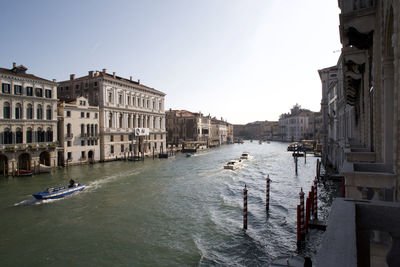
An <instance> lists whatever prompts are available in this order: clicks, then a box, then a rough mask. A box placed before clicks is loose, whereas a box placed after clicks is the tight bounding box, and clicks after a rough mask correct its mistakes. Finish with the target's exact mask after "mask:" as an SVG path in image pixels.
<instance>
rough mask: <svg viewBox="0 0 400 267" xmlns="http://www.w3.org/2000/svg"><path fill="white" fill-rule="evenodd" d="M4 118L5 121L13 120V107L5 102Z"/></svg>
mask: <svg viewBox="0 0 400 267" xmlns="http://www.w3.org/2000/svg"><path fill="white" fill-rule="evenodd" d="M3 118H4V119H10V118H11V107H10V103H8V102H4V106H3Z"/></svg>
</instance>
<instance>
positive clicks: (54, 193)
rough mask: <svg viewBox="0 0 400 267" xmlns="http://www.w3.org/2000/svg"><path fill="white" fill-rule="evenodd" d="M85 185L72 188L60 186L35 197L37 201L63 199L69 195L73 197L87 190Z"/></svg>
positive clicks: (36, 194) (76, 185)
mask: <svg viewBox="0 0 400 267" xmlns="http://www.w3.org/2000/svg"><path fill="white" fill-rule="evenodd" d="M85 187H86V185H85V184H75V185H74V186H72V187H69V186H68V185H67V186H60V187H52V188H47V189H46V190H44V191H42V192H39V193H35V194H33V195H32V196H34V197H35V198H36V199H55V198H62V197H65V196H67V195H71V194H73V193H76V192H79V191H82V190H83V189H85Z"/></svg>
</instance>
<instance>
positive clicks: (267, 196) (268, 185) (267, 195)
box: [265, 174, 271, 212]
mask: <svg viewBox="0 0 400 267" xmlns="http://www.w3.org/2000/svg"><path fill="white" fill-rule="evenodd" d="M270 183H271V179H269V174H268V176H267V191H266V198H265V208H266V210H267V212H268V211H269V190H270Z"/></svg>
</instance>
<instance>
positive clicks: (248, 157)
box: [240, 152, 253, 159]
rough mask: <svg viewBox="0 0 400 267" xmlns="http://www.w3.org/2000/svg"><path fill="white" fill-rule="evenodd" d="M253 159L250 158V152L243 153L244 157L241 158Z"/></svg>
mask: <svg viewBox="0 0 400 267" xmlns="http://www.w3.org/2000/svg"><path fill="white" fill-rule="evenodd" d="M252 158H253V157H252V156H250V153H249V152H243V153H242V155H241V156H240V159H252Z"/></svg>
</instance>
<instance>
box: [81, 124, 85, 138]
mask: <svg viewBox="0 0 400 267" xmlns="http://www.w3.org/2000/svg"><path fill="white" fill-rule="evenodd" d="M84 135H85V124H81V136H84Z"/></svg>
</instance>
